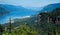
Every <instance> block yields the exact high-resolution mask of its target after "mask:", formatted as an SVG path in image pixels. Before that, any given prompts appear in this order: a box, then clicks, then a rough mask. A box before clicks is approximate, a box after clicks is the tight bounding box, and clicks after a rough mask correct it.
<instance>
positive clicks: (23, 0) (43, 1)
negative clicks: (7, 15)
mask: <svg viewBox="0 0 60 35" xmlns="http://www.w3.org/2000/svg"><path fill="white" fill-rule="evenodd" d="M53 3H60V0H0V4H10V5H16V6H23V7H43V6H45V5H48V4H53Z"/></svg>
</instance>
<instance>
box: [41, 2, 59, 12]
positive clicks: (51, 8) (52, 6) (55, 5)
mask: <svg viewBox="0 0 60 35" xmlns="http://www.w3.org/2000/svg"><path fill="white" fill-rule="evenodd" d="M56 8H60V3H55V4H49V5H47V6H45V7H43V9H42V10H41V12H45V11H47V12H50V11H52V10H54V9H56Z"/></svg>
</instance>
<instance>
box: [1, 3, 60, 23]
mask: <svg viewBox="0 0 60 35" xmlns="http://www.w3.org/2000/svg"><path fill="white" fill-rule="evenodd" d="M1 8H2V10H1ZM56 8H60V3H55V4H49V5H47V6H44V7H39V8H24V7H22V6H14V5H7V4H0V14H1V13H3V15H4V16H2V15H1V16H0V19H3V20H4V21H5V20H6V19H9V17H14V18H15V17H20V16H21V17H22V16H32V15H36V14H38V13H40V12H46V11H47V12H51V11H52V10H54V9H56ZM4 13H5V14H4ZM2 17H3V18H2ZM3 20H2V21H3ZM0 22H1V20H0Z"/></svg>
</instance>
